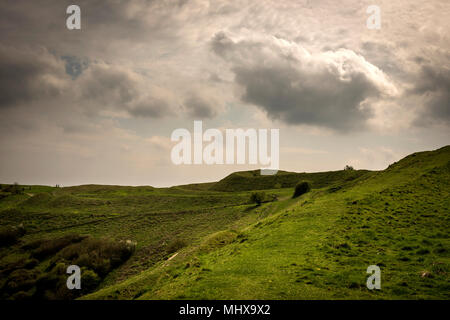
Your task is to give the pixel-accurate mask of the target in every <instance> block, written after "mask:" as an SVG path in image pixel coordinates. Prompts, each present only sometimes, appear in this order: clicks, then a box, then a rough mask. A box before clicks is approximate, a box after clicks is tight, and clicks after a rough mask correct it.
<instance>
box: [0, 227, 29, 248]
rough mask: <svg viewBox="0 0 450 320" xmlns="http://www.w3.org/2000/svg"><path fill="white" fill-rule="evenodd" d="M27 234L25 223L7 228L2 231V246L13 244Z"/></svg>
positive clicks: (0, 244) (0, 242) (0, 233)
mask: <svg viewBox="0 0 450 320" xmlns="http://www.w3.org/2000/svg"><path fill="white" fill-rule="evenodd" d="M24 234H25V228H24V227H23V225H19V226H18V227H12V228H6V229H3V230H1V231H0V247H5V246H9V245H12V244H14V243H16V242H17V240H19V238H20V237H22V236H23V235H24Z"/></svg>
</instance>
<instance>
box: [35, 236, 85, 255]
mask: <svg viewBox="0 0 450 320" xmlns="http://www.w3.org/2000/svg"><path fill="white" fill-rule="evenodd" d="M85 238H86V236H80V235H77V234H71V235H66V236H64V237H62V238H57V239H51V240H44V241H42V242H41V243H40V244H39V247H37V248H36V249H35V250H33V252H32V253H31V255H32V257H33V258H36V259H38V260H42V259H44V258H46V257H48V256H51V255H54V254H56V253H57V252H58V251H60V250H61V249H63V248H65V247H67V246H68V245H70V244H72V243H77V242H80V241H82V240H83V239H85Z"/></svg>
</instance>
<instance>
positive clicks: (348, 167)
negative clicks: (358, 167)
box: [344, 165, 355, 170]
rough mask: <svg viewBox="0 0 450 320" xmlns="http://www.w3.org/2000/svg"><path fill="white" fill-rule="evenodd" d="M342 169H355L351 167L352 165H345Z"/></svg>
mask: <svg viewBox="0 0 450 320" xmlns="http://www.w3.org/2000/svg"><path fill="white" fill-rule="evenodd" d="M344 170H355V169H353V167H352V166H349V165H346V166H345V167H344Z"/></svg>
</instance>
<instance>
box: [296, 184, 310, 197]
mask: <svg viewBox="0 0 450 320" xmlns="http://www.w3.org/2000/svg"><path fill="white" fill-rule="evenodd" d="M309 190H311V186H310V185H309V182H307V181H302V182H299V183H297V185H296V186H295V189H294V194H293V196H292V198H297V197H299V196H301V195H302V194H305V193H307V192H308V191H309Z"/></svg>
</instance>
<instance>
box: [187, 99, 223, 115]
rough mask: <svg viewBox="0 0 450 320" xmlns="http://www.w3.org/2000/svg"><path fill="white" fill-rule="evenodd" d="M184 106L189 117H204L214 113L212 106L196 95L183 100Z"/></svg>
mask: <svg viewBox="0 0 450 320" xmlns="http://www.w3.org/2000/svg"><path fill="white" fill-rule="evenodd" d="M184 107H185V109H186V111H187V113H188V115H189V116H190V117H191V118H195V119H205V118H213V117H214V116H215V115H216V110H215V109H214V106H212V105H211V104H209V103H207V102H206V101H205V100H204V99H202V98H200V97H198V96H192V97H190V98H188V99H186V101H185V102H184Z"/></svg>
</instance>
